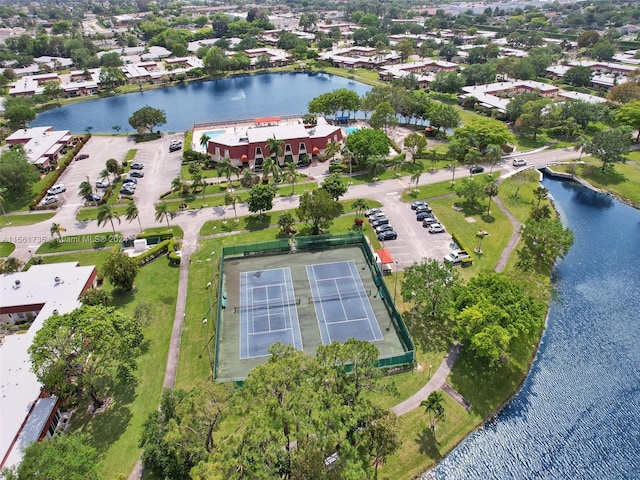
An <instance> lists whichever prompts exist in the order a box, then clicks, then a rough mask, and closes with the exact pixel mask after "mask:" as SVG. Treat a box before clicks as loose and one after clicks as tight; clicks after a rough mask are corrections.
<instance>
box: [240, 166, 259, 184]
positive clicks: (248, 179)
mask: <svg viewBox="0 0 640 480" xmlns="http://www.w3.org/2000/svg"><path fill="white" fill-rule="evenodd" d="M257 178H258V175H257V174H256V173H254V172H252V171H251V170H249V169H248V168H247V169H246V170H245V171H244V173H243V174H242V185H244V186H245V187H251V186H253V184H254V182H255V180H256V179H257Z"/></svg>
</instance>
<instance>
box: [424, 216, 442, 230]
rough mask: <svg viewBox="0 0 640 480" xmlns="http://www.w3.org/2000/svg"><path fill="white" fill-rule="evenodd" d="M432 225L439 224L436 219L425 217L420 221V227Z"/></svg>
mask: <svg viewBox="0 0 640 480" xmlns="http://www.w3.org/2000/svg"><path fill="white" fill-rule="evenodd" d="M434 223H440V222H439V221H438V219H437V218H436V217H427V218H424V219H422V226H423V227H425V228H426V227H428V226H429V225H431V224H434Z"/></svg>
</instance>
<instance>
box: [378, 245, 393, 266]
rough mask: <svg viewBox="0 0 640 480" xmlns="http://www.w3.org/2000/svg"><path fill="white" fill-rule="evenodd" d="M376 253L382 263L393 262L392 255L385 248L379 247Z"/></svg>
mask: <svg viewBox="0 0 640 480" xmlns="http://www.w3.org/2000/svg"><path fill="white" fill-rule="evenodd" d="M376 253H377V254H378V256H379V257H380V261H381V262H382V263H393V257H392V256H391V254H390V253H389V251H388V250H387V249H386V248H381V249H380V250H376Z"/></svg>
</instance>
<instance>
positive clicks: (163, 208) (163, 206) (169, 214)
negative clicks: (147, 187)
mask: <svg viewBox="0 0 640 480" xmlns="http://www.w3.org/2000/svg"><path fill="white" fill-rule="evenodd" d="M175 216H176V213H175V212H173V211H171V210H169V206H168V205H167V202H158V203H156V222H160V221H162V217H164V218H165V220H166V221H167V226H168V227H169V228H171V224H170V223H169V218H173V217H175Z"/></svg>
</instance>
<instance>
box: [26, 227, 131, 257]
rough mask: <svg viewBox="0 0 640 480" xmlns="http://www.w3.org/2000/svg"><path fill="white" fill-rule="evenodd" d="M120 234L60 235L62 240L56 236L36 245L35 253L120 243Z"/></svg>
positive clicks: (94, 247) (102, 246)
mask: <svg viewBox="0 0 640 480" xmlns="http://www.w3.org/2000/svg"><path fill="white" fill-rule="evenodd" d="M121 238H122V235H121V234H120V233H119V232H116V233H115V234H114V233H113V232H105V233H92V234H88V235H69V236H66V237H62V241H60V240H58V239H57V238H55V239H53V240H49V241H48V242H46V243H43V244H42V245H40V247H38V250H36V252H35V253H37V254H39V255H41V254H45V253H57V252H72V251H74V250H92V249H93V250H98V249H101V248H104V247H111V246H113V245H117V244H118V243H120V239H121Z"/></svg>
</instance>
